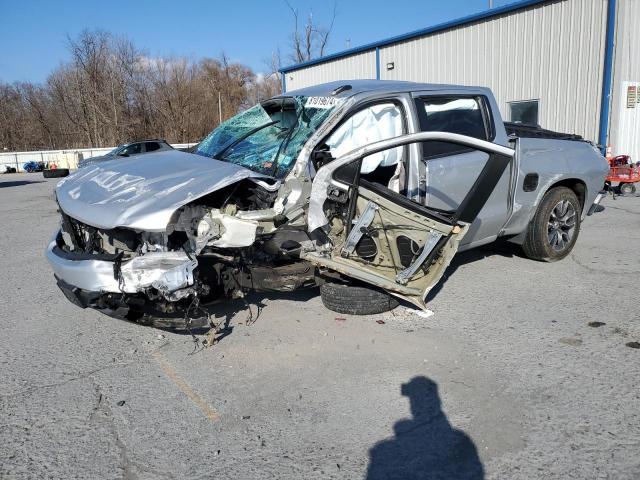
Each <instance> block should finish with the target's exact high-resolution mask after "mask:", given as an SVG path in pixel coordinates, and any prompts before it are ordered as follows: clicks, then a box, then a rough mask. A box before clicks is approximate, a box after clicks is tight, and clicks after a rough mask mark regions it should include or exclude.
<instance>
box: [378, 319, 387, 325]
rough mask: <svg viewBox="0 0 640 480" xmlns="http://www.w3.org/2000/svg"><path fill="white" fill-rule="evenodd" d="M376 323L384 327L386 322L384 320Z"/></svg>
mask: <svg viewBox="0 0 640 480" xmlns="http://www.w3.org/2000/svg"><path fill="white" fill-rule="evenodd" d="M376 323H377V324H379V325H384V324H385V321H384V320H376Z"/></svg>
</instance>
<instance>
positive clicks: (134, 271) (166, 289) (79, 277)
mask: <svg viewBox="0 0 640 480" xmlns="http://www.w3.org/2000/svg"><path fill="white" fill-rule="evenodd" d="M57 235H59V233H58V234H57ZM46 256H47V260H49V263H50V264H51V268H52V269H53V273H54V274H55V276H56V277H58V278H61V279H63V280H64V281H65V282H67V283H68V284H70V285H73V286H76V287H78V288H81V289H83V290H89V291H99V292H111V293H137V292H141V291H144V290H145V289H148V288H155V289H157V290H158V291H159V292H162V293H163V294H175V292H176V291H178V290H181V289H184V288H187V287H190V286H192V285H193V284H194V275H193V271H194V270H195V268H196V267H197V266H198V262H197V260H195V259H192V258H190V257H189V256H188V255H187V254H186V253H184V252H150V253H147V254H145V255H141V256H139V257H134V258H133V259H131V260H129V261H126V262H122V263H119V262H118V261H117V260H115V259H113V260H104V259H95V258H91V257H95V256H91V255H83V254H73V253H68V252H65V251H64V250H62V249H61V248H60V247H59V246H58V242H57V240H56V238H54V239H53V240H52V241H51V243H49V246H48V248H47V252H46ZM105 257H108V256H105Z"/></svg>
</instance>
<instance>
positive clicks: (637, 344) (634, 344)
mask: <svg viewBox="0 0 640 480" xmlns="http://www.w3.org/2000/svg"><path fill="white" fill-rule="evenodd" d="M625 345H626V346H627V347H629V348H640V342H628V343H625Z"/></svg>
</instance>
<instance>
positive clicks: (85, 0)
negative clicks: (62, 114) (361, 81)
mask: <svg viewBox="0 0 640 480" xmlns="http://www.w3.org/2000/svg"><path fill="white" fill-rule="evenodd" d="M289 3H290V4H291V5H292V6H293V7H294V8H296V9H298V11H299V14H300V18H301V19H303V18H306V17H307V16H308V15H309V13H312V14H313V16H314V20H315V23H317V24H318V25H321V26H322V25H328V23H329V22H330V20H331V15H332V11H333V2H332V1H331V0H324V1H323V0H290V2H289ZM508 3H514V0H494V1H493V5H494V7H495V6H502V5H505V4H508ZM488 6H489V0H367V1H359V0H337V15H336V19H335V23H334V27H333V30H332V34H331V37H330V40H329V45H328V48H327V51H326V53H335V52H339V51H341V50H344V49H346V48H347V47H348V46H351V47H356V46H359V45H363V44H366V43H370V42H373V41H376V40H380V39H383V38H387V37H390V36H394V35H399V34H403V33H406V32H409V31H412V30H416V29H419V28H424V27H428V26H431V25H435V24H438V23H441V22H444V21H447V20H452V19H455V18H459V17H463V16H466V15H470V14H473V13H478V12H480V11H483V10H486V9H487V8H488ZM0 19H1V21H0V81H3V82H15V81H29V82H35V83H39V82H43V81H45V80H46V78H47V76H48V75H49V74H50V73H51V72H52V71H53V70H54V69H55V68H56V67H58V66H59V65H60V64H62V63H64V62H66V61H68V59H69V54H68V51H67V38H68V37H69V36H71V37H75V36H76V35H77V34H78V33H79V32H81V31H82V30H84V29H101V30H105V31H108V32H110V33H112V34H116V35H122V36H126V37H128V38H130V39H131V40H133V42H134V44H135V45H136V46H137V47H138V48H139V49H142V50H143V51H144V53H145V55H147V56H150V57H160V56H163V57H164V56H186V57H189V58H192V59H194V60H195V59H200V58H202V57H219V56H220V54H221V53H222V52H224V53H225V54H226V55H227V56H228V57H229V58H230V59H231V60H232V61H237V62H240V63H243V64H245V65H248V66H249V67H251V68H252V69H253V70H254V71H255V72H264V71H268V70H269V68H268V61H269V59H270V58H271V56H272V54H273V52H275V51H277V50H278V49H279V50H280V52H281V57H282V63H283V65H282V66H285V65H289V64H291V63H293V62H292V61H290V60H289V58H288V54H289V52H290V45H291V44H290V35H291V32H292V30H293V17H292V15H291V11H290V10H289V8H288V7H287V4H286V3H285V0H263V1H259V0H235V1H233V0H226V1H218V0H209V1H204V0H202V1H200V0H192V1H190V0H181V1H178V0H174V1H168V0H155V1H152V0H128V1H126V0H108V1H97V0H66V1H63V0H57V1H53V0H51V1H41V0H0Z"/></svg>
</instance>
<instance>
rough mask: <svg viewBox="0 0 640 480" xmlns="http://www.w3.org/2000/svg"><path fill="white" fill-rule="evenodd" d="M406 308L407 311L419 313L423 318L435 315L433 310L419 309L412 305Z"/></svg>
mask: <svg viewBox="0 0 640 480" xmlns="http://www.w3.org/2000/svg"><path fill="white" fill-rule="evenodd" d="M405 310H406V311H407V313H413V314H414V315H417V316H419V317H422V318H429V317H432V316H434V315H435V313H433V312H432V311H431V310H426V311H424V310H418V309H417V308H411V307H405Z"/></svg>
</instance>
